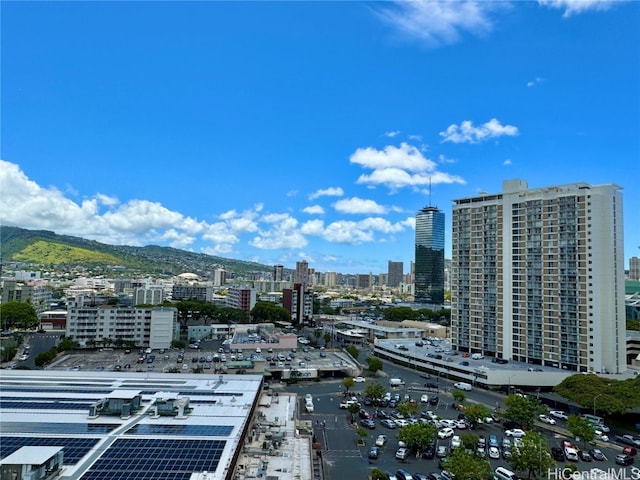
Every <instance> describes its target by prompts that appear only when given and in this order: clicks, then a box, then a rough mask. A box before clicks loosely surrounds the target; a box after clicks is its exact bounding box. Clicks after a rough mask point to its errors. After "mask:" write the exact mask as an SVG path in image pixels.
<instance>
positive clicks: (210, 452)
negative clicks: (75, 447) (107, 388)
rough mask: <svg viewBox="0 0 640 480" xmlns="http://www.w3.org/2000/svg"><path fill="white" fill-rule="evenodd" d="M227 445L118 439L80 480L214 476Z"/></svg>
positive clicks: (131, 479)
mask: <svg viewBox="0 0 640 480" xmlns="http://www.w3.org/2000/svg"><path fill="white" fill-rule="evenodd" d="M225 445H226V441H222V440H180V439H137V438H136V439H119V440H116V441H115V442H114V443H113V445H112V446H111V447H109V448H108V449H107V450H106V451H105V452H104V454H102V456H101V457H100V458H99V459H98V460H97V461H96V462H95V463H94V464H93V465H92V467H91V469H90V470H89V471H88V472H87V473H85V474H84V475H83V476H82V477H80V480H103V479H104V480H164V479H167V480H168V479H171V480H188V479H189V477H190V476H191V474H192V473H194V472H203V471H208V472H214V471H215V470H216V468H217V467H218V463H219V461H220V457H221V456H222V452H223V450H224V447H225Z"/></svg>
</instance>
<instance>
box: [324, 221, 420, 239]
mask: <svg viewBox="0 0 640 480" xmlns="http://www.w3.org/2000/svg"><path fill="white" fill-rule="evenodd" d="M406 227H407V224H406V221H402V222H398V223H391V222H389V221H388V220H386V219H384V218H379V217H371V218H365V219H364V220H361V221H359V222H350V221H344V220H341V221H337V222H332V223H330V224H329V225H328V226H327V228H326V229H325V230H324V238H325V240H327V241H329V242H332V243H342V244H349V245H359V244H362V243H367V242H373V241H375V234H376V233H384V234H390V233H397V232H400V231H402V230H404V229H405V228H406Z"/></svg>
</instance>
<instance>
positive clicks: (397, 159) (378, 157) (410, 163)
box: [349, 142, 435, 172]
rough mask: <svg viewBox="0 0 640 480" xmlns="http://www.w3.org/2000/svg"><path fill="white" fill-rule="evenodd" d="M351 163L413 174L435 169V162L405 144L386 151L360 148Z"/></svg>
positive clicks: (385, 148) (388, 147)
mask: <svg viewBox="0 0 640 480" xmlns="http://www.w3.org/2000/svg"><path fill="white" fill-rule="evenodd" d="M349 161H350V162H351V163H357V164H359V165H362V166H363V167H366V168H373V169H379V168H393V167H395V168H401V169H403V170H411V171H413V172H423V171H425V170H433V169H435V163H434V162H433V161H431V160H429V159H427V158H425V157H424V155H422V152H420V150H418V149H417V148H416V147H414V146H412V145H409V144H408V143H404V142H403V143H401V144H400V147H395V146H393V145H387V146H386V147H384V150H377V149H375V148H373V147H365V148H358V149H357V150H356V151H355V152H354V153H353V154H352V155H351V157H349Z"/></svg>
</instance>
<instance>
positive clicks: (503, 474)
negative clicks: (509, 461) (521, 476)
mask: <svg viewBox="0 0 640 480" xmlns="http://www.w3.org/2000/svg"><path fill="white" fill-rule="evenodd" d="M493 480H518V476H517V475H516V474H515V473H513V472H512V471H511V470H509V469H508V468H505V467H498V468H496V471H495V472H494V473H493Z"/></svg>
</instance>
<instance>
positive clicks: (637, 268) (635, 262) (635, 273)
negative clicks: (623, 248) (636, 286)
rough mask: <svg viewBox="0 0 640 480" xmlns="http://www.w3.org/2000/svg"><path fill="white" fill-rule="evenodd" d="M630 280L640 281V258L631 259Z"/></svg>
mask: <svg viewBox="0 0 640 480" xmlns="http://www.w3.org/2000/svg"><path fill="white" fill-rule="evenodd" d="M629 280H640V258H638V257H631V258H630V259H629Z"/></svg>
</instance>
